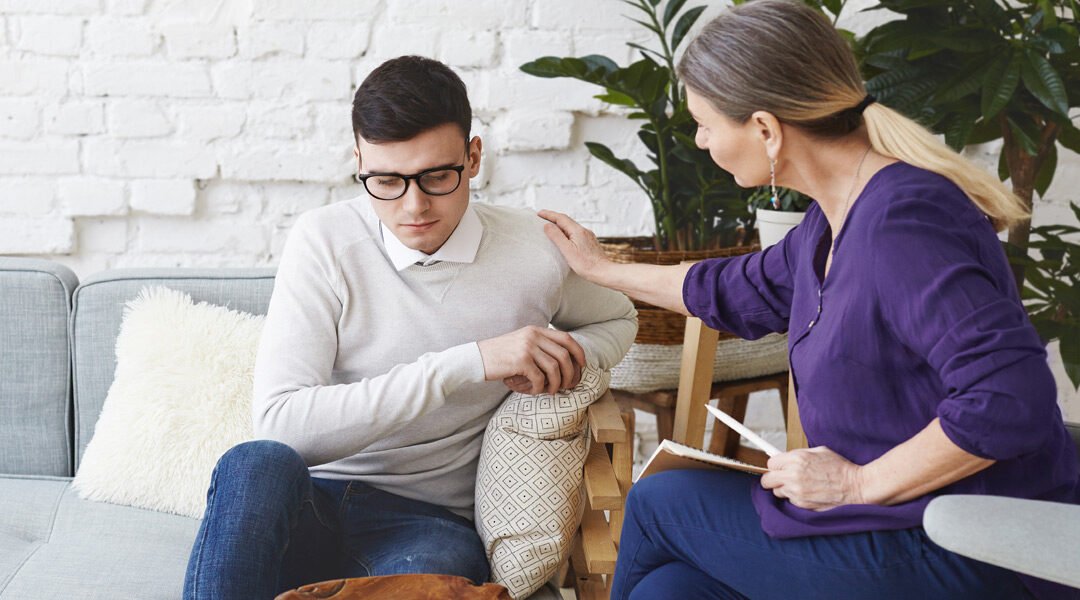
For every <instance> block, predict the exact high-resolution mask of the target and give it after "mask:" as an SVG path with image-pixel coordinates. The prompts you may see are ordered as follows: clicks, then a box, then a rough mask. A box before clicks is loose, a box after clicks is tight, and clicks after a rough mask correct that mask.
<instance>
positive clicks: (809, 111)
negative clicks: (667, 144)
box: [678, 0, 1029, 231]
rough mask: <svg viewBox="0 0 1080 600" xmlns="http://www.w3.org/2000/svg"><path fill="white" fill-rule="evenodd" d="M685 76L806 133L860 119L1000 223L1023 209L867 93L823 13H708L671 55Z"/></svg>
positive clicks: (788, 4)
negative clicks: (680, 51) (681, 49)
mask: <svg viewBox="0 0 1080 600" xmlns="http://www.w3.org/2000/svg"><path fill="white" fill-rule="evenodd" d="M678 74H679V77H680V78H681V79H682V81H683V83H684V84H685V85H686V86H687V87H689V88H690V89H692V90H694V91H695V92H696V93H698V94H700V95H701V96H703V97H704V98H706V99H707V100H708V101H709V102H710V103H711V104H712V106H713V107H714V108H715V109H716V110H717V111H718V112H720V113H721V114H724V115H726V116H727V117H729V118H731V119H732V120H734V121H735V122H737V123H745V122H746V121H747V120H748V119H749V118H750V116H751V115H752V114H753V113H754V112H755V111H758V110H763V111H766V112H769V113H771V114H772V115H774V116H775V117H776V118H777V119H779V120H780V121H781V122H784V123H788V124H791V125H795V126H798V127H800V128H802V129H804V130H806V131H807V132H809V133H810V134H812V135H816V136H819V137H822V138H835V137H839V136H843V135H846V134H848V133H851V132H853V131H855V130H856V129H858V128H859V126H860V125H861V124H862V123H863V122H865V123H866V130H867V133H868V134H869V136H870V143H871V145H872V146H873V148H874V150H875V151H876V152H878V153H879V154H882V155H884V156H887V157H890V158H896V159H899V160H901V161H904V162H906V163H908V164H911V165H914V166H916V167H921V168H923V169H926V170H928V171H933V172H935V173H938V174H940V175H942V176H944V177H946V178H948V179H949V180H951V181H952V182H953V183H955V184H956V185H957V186H959V187H960V189H961V190H963V191H964V193H966V194H967V196H968V197H969V198H971V200H972V202H974V203H975V204H976V205H977V206H978V207H979V209H980V210H982V212H983V213H984V214H986V216H987V217H989V218H990V221H991V222H992V223H993V225H994V228H995V229H997V230H998V231H1000V230H1001V229H1004V228H1005V227H1008V226H1010V225H1012V224H1013V223H1015V222H1017V221H1022V220H1025V219H1028V218H1029V212H1028V210H1027V208H1026V207H1025V206H1024V203H1023V202H1022V201H1021V200H1020V199H1019V198H1018V197H1017V196H1016V195H1015V194H1013V193H1012V192H1010V191H1009V189H1008V188H1006V187H1005V185H1004V184H1002V183H1001V181H999V180H998V178H997V177H996V176H994V175H992V174H990V173H988V172H987V171H985V170H984V169H981V168H979V167H977V166H975V165H974V164H972V163H971V162H969V161H968V160H967V159H965V158H964V157H963V156H961V155H960V154H958V153H957V152H956V151H954V150H953V149H952V148H950V147H949V146H947V145H945V144H944V143H942V142H941V140H939V139H938V138H937V137H935V136H934V134H932V133H931V132H930V131H928V130H927V129H926V128H925V127H923V126H922V125H919V124H918V123H916V122H915V121H912V120H911V119H909V118H907V117H905V116H904V115H902V114H900V113H898V112H896V111H895V110H892V109H890V108H888V107H886V106H883V105H882V104H880V103H877V102H875V103H873V104H870V105H869V106H867V107H866V108H865V110H864V111H863V112H862V113H861V114H860V112H859V111H858V110H856V109H855V107H856V106H858V105H859V104H860V103H861V102H862V101H863V98H865V96H866V88H865V87H864V85H863V81H862V77H861V76H860V75H859V68H858V65H856V64H855V57H854V55H853V54H852V52H851V49H850V48H849V47H848V45H847V42H845V41H844V39H843V38H842V37H840V34H839V33H837V31H836V30H835V29H834V28H833V26H832V24H830V23H829V21H828V19H826V18H825V16H824V15H822V14H820V13H818V12H817V11H815V10H814V9H812V8H810V7H808V6H806V5H805V4H803V3H802V2H799V1H796V0H755V1H753V2H748V3H746V4H741V5H739V6H735V7H732V8H730V9H728V10H726V11H725V12H724V13H723V14H721V15H720V16H718V17H716V18H715V19H713V20H712V21H711V22H709V23H708V24H707V25H706V26H705V28H704V29H703V30H702V31H701V33H700V34H699V35H698V36H697V37H696V38H694V40H693V41H692V42H691V43H690V45H689V46H688V47H687V49H686V53H685V54H684V55H683V57H682V59H681V60H680V61H679V66H678Z"/></svg>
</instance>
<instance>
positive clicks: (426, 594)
mask: <svg viewBox="0 0 1080 600" xmlns="http://www.w3.org/2000/svg"><path fill="white" fill-rule="evenodd" d="M317 598H318V599H322V598H330V599H332V600H360V599H361V598H363V599H365V600H367V599H371V600H378V599H386V600H390V599H393V600H443V599H446V598H451V599H453V600H511V598H510V594H509V593H508V592H507V591H506V588H504V587H503V586H501V585H496V584H494V583H485V584H484V585H479V586H477V585H473V584H472V582H471V581H469V580H468V579H466V578H464V577H458V576H457V575H424V574H419V575H383V576H380V577H356V578H353V579H335V580H333V581H323V582H320V583H313V584H310V585H305V586H301V587H299V588H296V589H295V590H292V591H290V592H285V593H283V594H280V595H279V596H278V597H277V598H276V599H275V600H315V599H317Z"/></svg>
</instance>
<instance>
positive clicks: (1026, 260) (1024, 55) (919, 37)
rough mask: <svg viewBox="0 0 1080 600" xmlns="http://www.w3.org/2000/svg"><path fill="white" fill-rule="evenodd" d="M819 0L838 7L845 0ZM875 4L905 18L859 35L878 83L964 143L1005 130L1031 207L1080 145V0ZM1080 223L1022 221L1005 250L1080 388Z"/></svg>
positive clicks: (1017, 181)
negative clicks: (1077, 114)
mask: <svg viewBox="0 0 1080 600" xmlns="http://www.w3.org/2000/svg"><path fill="white" fill-rule="evenodd" d="M811 4H814V5H816V6H818V7H819V8H825V9H828V10H829V11H830V12H832V13H833V14H835V15H838V14H839V13H840V11H841V10H842V9H843V5H844V2H842V1H839V0H833V1H818V2H813V1H812V2H811ZM875 8H884V9H888V10H890V11H893V12H895V13H899V14H900V15H902V18H900V19H897V20H893V21H889V22H887V23H884V24H882V25H879V26H877V27H874V28H873V29H872V30H871V31H869V32H867V33H866V35H864V36H862V37H860V38H858V39H854V48H855V51H856V54H857V55H858V56H859V61H860V64H861V67H862V71H863V76H864V78H865V79H866V82H867V83H866V85H867V89H868V91H869V92H870V93H872V94H874V95H875V96H877V97H878V99H879V100H880V101H881V102H883V103H884V104H886V105H888V106H890V107H891V108H894V109H896V110H899V111H902V112H904V113H906V114H908V115H910V116H912V117H914V118H916V119H918V120H919V121H920V122H922V123H923V124H924V125H926V126H928V127H929V128H931V129H932V130H934V131H936V132H938V133H940V134H943V135H944V137H945V141H946V142H947V143H948V144H949V145H951V146H952V147H953V148H955V149H957V150H960V149H962V148H964V147H965V146H967V145H969V144H980V143H985V142H990V141H993V140H998V139H1001V140H1002V141H1003V143H1002V147H1001V152H1000V155H999V161H998V174H999V176H1000V177H1001V179H1002V180H1003V181H1004V180H1006V179H1007V180H1009V182H1010V184H1011V185H1012V189H1013V191H1014V192H1015V193H1016V194H1017V196H1019V197H1020V198H1021V199H1022V200H1023V201H1024V202H1025V203H1026V204H1027V206H1028V208H1029V209H1030V208H1031V207H1032V200H1033V198H1034V196H1035V195H1036V194H1038V195H1039V196H1042V195H1043V194H1045V193H1046V190H1047V188H1049V187H1050V183H1051V181H1052V180H1053V178H1054V174H1055V171H1056V169H1057V157H1058V146H1063V147H1064V148H1067V149H1069V150H1072V151H1073V152H1080V129H1078V128H1077V127H1076V125H1075V123H1073V121H1072V120H1071V119H1070V117H1069V110H1070V108H1074V107H1077V106H1080V43H1078V39H1080V3H1078V2H1077V1H1076V0H1058V1H1051V0H1022V1H1020V2H1008V3H1005V2H996V1H994V0H964V1H960V0H938V1H934V2H928V1H926V0H881V1H880V2H879V5H878V6H877V7H875ZM849 37H852V36H850V34H849ZM1075 210H1076V209H1075V208H1074V211H1075ZM1077 218H1078V219H1080V212H1077ZM1078 232H1080V231H1078V230H1077V229H1076V228H1075V227H1072V226H1067V225H1051V226H1047V227H1035V228H1032V227H1031V224H1030V222H1025V223H1021V224H1019V225H1016V226H1014V227H1012V228H1011V229H1010V231H1009V236H1008V242H1007V244H1006V251H1007V253H1008V254H1009V256H1010V260H1011V262H1012V264H1013V270H1014V274H1015V276H1016V282H1017V286H1018V288H1019V289H1021V290H1023V292H1022V296H1023V299H1024V301H1025V305H1026V307H1027V311H1028V314H1029V316H1030V317H1031V320H1032V322H1033V323H1034V324H1035V326H1036V328H1037V329H1038V330H1039V333H1040V334H1041V335H1042V336H1043V339H1044V340H1045V341H1046V342H1047V343H1049V342H1051V341H1054V340H1060V343H1061V355H1062V360H1063V362H1064V364H1065V370H1066V372H1067V373H1068V376H1069V377H1070V379H1071V380H1072V382H1073V384H1074V385H1076V386H1078V387H1080V280H1078V275H1077V269H1078V265H1080V246H1078V245H1077V244H1076V243H1075V242H1073V241H1069V240H1068V239H1066V236H1073V239H1075V236H1076V234H1077V233H1078ZM1032 236H1034V238H1035V239H1034V241H1033V240H1032ZM1032 250H1033V251H1037V252H1038V253H1037V254H1029V251H1032Z"/></svg>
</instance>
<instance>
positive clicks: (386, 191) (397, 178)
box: [356, 164, 465, 200]
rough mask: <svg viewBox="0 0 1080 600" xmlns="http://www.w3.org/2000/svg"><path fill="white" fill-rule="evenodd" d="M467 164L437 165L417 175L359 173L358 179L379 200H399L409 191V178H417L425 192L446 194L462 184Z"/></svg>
mask: <svg viewBox="0 0 1080 600" xmlns="http://www.w3.org/2000/svg"><path fill="white" fill-rule="evenodd" d="M464 170H465V165H463V164H462V165H457V166H456V167H435V168H433V169H427V170H426V171H420V172H419V173H417V174H415V175H402V174H400V173H368V174H366V175H357V176H356V179H357V181H359V182H360V183H362V184H364V189H366V190H367V193H369V194H371V195H372V196H373V197H375V198H378V199H379V200H397V199H398V198H400V197H402V196H404V195H405V192H407V191H409V180H412V179H415V180H416V185H418V186H420V189H421V190H423V192H424V193H425V194H428V195H431V196H445V195H447V194H451V193H453V192H454V190H456V189H458V186H459V185H461V172H462V171H464Z"/></svg>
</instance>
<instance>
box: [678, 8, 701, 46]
mask: <svg viewBox="0 0 1080 600" xmlns="http://www.w3.org/2000/svg"><path fill="white" fill-rule="evenodd" d="M704 11H705V7H704V6H695V7H694V8H691V9H690V10H688V11H686V12H685V13H683V16H681V17H679V21H678V22H677V23H675V29H674V30H673V31H672V32H671V51H672V52H675V49H676V48H678V47H679V44H681V43H682V41H683V38H684V37H686V34H687V33H689V31H690V28H691V27H693V26H694V23H696V22H697V20H698V17H700V16H701V13H702V12H704Z"/></svg>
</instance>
